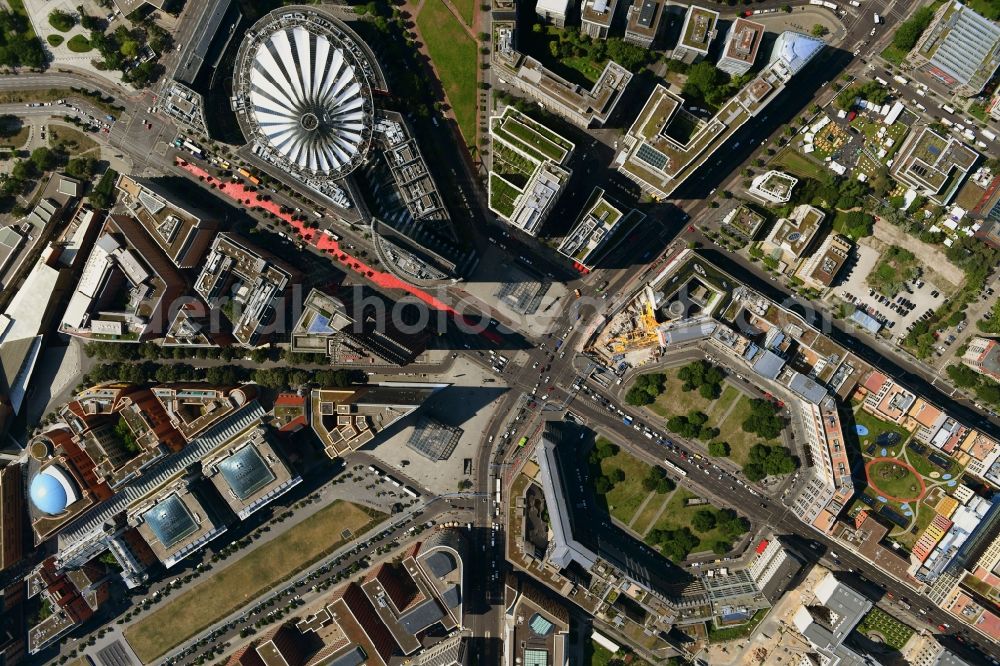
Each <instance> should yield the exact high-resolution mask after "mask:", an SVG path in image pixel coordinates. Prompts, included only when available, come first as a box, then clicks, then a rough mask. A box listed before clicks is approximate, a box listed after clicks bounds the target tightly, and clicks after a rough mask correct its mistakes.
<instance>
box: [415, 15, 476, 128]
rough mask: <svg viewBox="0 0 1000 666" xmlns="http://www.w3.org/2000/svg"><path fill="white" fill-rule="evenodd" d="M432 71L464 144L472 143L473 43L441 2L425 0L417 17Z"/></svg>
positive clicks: (474, 71)
mask: <svg viewBox="0 0 1000 666" xmlns="http://www.w3.org/2000/svg"><path fill="white" fill-rule="evenodd" d="M417 27H418V28H419V29H420V34H421V35H422V36H423V38H424V41H425V42H426V43H427V52H428V53H429V54H430V57H431V62H433V63H434V69H435V70H436V71H437V74H438V76H439V77H440V79H441V85H442V86H443V87H444V92H445V94H446V95H447V96H448V102H449V104H450V105H451V108H452V112H453V113H454V114H455V119H456V120H457V121H458V127H459V129H460V130H461V132H462V136H463V137H465V142H466V144H468V145H470V146H473V145H475V140H476V90H477V85H476V67H477V63H478V60H479V58H478V57H477V50H476V43H475V41H473V39H472V38H471V37H469V35H468V33H466V32H465V29H464V28H462V25H461V23H459V21H458V19H457V18H455V15H454V14H452V13H451V11H449V9H448V8H447V7H446V6H445V4H444V3H443V2H441V0H428V1H427V2H426V3H424V6H423V9H421V10H420V14H419V15H418V16H417Z"/></svg>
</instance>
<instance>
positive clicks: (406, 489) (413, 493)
mask: <svg viewBox="0 0 1000 666" xmlns="http://www.w3.org/2000/svg"><path fill="white" fill-rule="evenodd" d="M403 492H404V493H406V494H407V495H409V496H410V497H420V493H418V492H417V491H416V490H414V489H413V488H411V487H409V486H403Z"/></svg>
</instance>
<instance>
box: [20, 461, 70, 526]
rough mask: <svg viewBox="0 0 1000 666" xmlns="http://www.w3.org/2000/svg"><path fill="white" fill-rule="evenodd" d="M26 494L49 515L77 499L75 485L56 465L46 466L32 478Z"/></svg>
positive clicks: (40, 509) (61, 510)
mask: <svg viewBox="0 0 1000 666" xmlns="http://www.w3.org/2000/svg"><path fill="white" fill-rule="evenodd" d="M28 494H29V495H30V496H31V502H32V504H34V505H35V506H36V507H38V510H39V511H42V512H44V513H47V514H49V515H50V516H54V515H56V514H60V513H62V512H63V511H65V510H66V507H68V506H69V505H70V504H72V503H73V502H75V501H76V500H78V499H79V495H78V493H77V491H76V487H75V485H74V484H73V482H72V481H71V480H70V479H69V477H68V476H67V475H66V472H64V471H63V470H61V469H60V468H58V467H48V468H46V469H45V470H43V471H42V472H41V473H40V474H39V475H38V476H36V477H35V478H34V479H32V480H31V485H30V486H29V487H28Z"/></svg>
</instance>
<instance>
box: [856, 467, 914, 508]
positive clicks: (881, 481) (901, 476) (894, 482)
mask: <svg viewBox="0 0 1000 666" xmlns="http://www.w3.org/2000/svg"><path fill="white" fill-rule="evenodd" d="M868 475H869V478H870V480H871V482H872V483H874V484H875V485H876V486H877V487H878V489H879V490H881V491H882V492H884V493H888V494H889V495H891V496H893V497H899V498H900V499H904V500H909V499H916V498H917V497H918V496H919V495H920V480H919V479H918V478H917V475H916V474H914V473H913V472H912V471H910V469H908V468H907V467H905V466H903V465H897V464H896V463H894V462H892V461H889V460H881V461H879V462H877V463H875V464H873V465H872V466H871V468H870V469H869V470H868Z"/></svg>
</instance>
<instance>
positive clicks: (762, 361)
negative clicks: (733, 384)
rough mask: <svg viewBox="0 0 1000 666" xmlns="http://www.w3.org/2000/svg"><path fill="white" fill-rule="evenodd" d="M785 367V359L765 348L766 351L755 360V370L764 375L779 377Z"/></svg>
mask: <svg viewBox="0 0 1000 666" xmlns="http://www.w3.org/2000/svg"><path fill="white" fill-rule="evenodd" d="M783 367H785V359H783V358H781V357H780V356H778V355H777V354H775V353H774V352H772V351H768V350H766V349H765V350H764V353H763V354H761V355H760V356H758V357H757V360H756V361H754V364H753V371H754V372H756V373H757V374H758V375H760V376H762V377H767V378H768V379H777V378H778V375H780V374H781V369H782V368H783Z"/></svg>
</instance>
